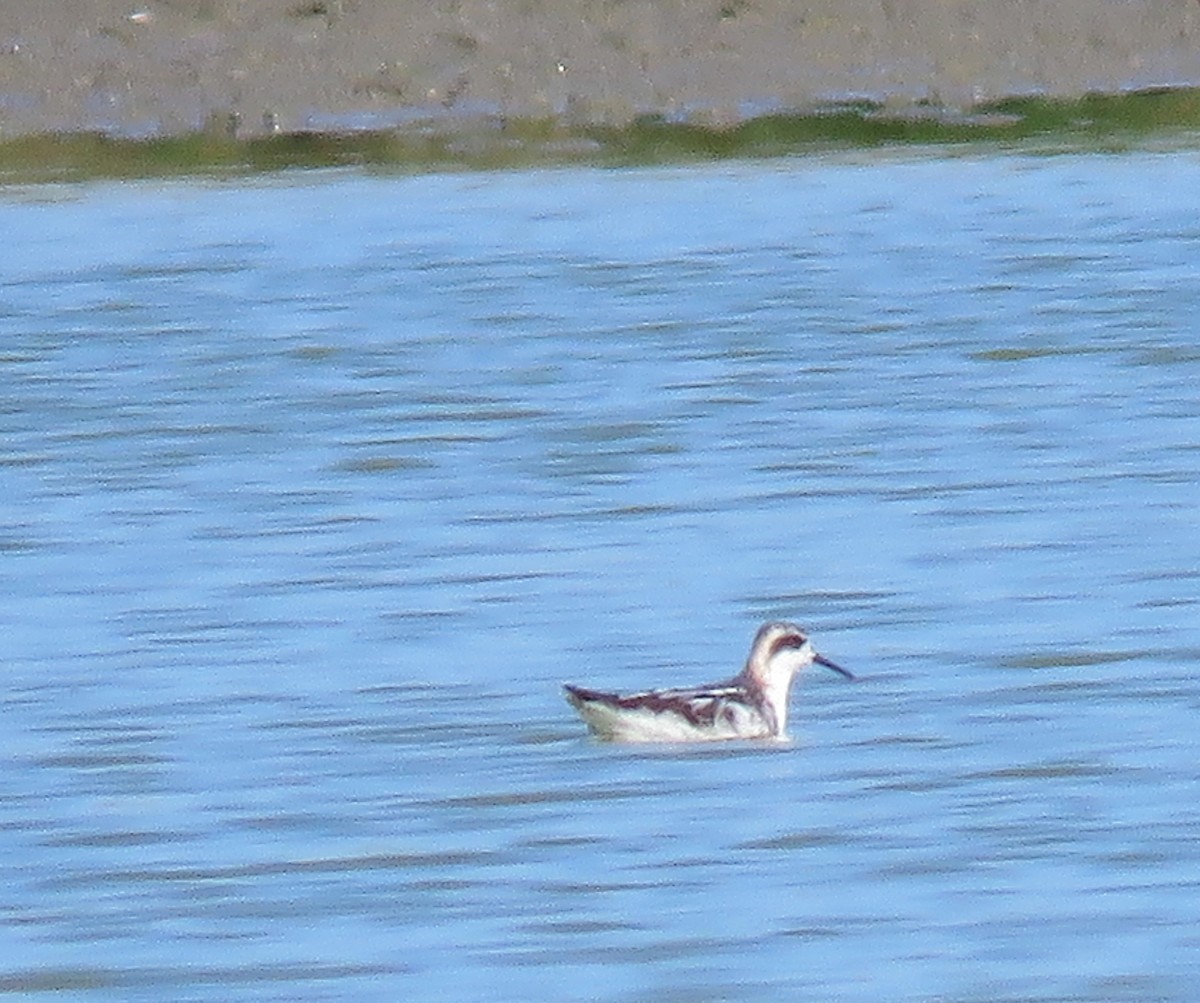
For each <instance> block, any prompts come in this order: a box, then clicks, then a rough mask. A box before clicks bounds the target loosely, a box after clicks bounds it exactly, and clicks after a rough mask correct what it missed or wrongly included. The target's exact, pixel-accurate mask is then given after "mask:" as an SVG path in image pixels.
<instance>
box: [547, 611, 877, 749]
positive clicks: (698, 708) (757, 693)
mask: <svg viewBox="0 0 1200 1003" xmlns="http://www.w3.org/2000/svg"><path fill="white" fill-rule="evenodd" d="M813 662H816V663H817V664H818V665H823V666H825V668H827V669H833V671H834V672H840V673H841V674H842V675H843V676H845V677H846V678H847V679H853V678H854V675H853V674H852V673H851V672H849V671H847V670H846V669H843V668H842V667H841V666H840V665H835V664H834V663H833V662H831V661H830V660H829V659H828V658H825V657H823V656H821V655H818V654H817V653H816V651H814V650H813V646H812V644H810V643H809V640H808V638H807V637H806V636H805V634H804V632H803V631H802V630H801V629H800V628H799V627H797V626H796V625H795V624H794V623H778V622H772V623H764V624H763V625H762V626H761V627H760V628H759V630H758V633H757V634H755V635H754V643H753V644H751V645H750V656H749V657H748V658H747V659H746V667H745V668H744V669H742V671H741V672H740V673H738V675H736V676H734V677H733V678H732V679H730V680H729V681H728V682H724V683H714V684H711V685H709V686H698V687H695V688H694V689H678V690H651V691H649V692H646V693H630V694H627V695H622V694H620V693H600V692H597V691H596V690H588V689H584V688H583V687H582V686H571V685H567V686H564V687H563V689H564V690H566V693H567V700H569V701H570V703H571V706H572V707H574V708H575V709H576V710H577V711H578V712H579V715H580V717H582V718H583V720H584V721H585V722H586V723H587V726H588V728H589V729H590V730H591V731H592V733H593V734H595V735H597V736H599V737H601V738H607V739H612V740H613V741H618V742H711V741H719V740H721V739H731V738H776V739H781V738H786V737H787V734H786V733H787V716H788V696H789V695H790V693H791V689H792V681H793V680H794V679H795V678H796V673H798V672H799V671H800V670H801V669H805V668H808V666H810V665H812V664H813Z"/></svg>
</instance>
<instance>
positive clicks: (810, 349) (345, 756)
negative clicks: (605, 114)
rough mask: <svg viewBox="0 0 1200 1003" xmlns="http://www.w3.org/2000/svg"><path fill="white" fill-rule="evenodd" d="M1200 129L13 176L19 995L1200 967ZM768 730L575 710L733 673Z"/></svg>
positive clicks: (896, 988) (8, 357) (572, 986)
mask: <svg viewBox="0 0 1200 1003" xmlns="http://www.w3.org/2000/svg"><path fill="white" fill-rule="evenodd" d="M1198 221H1200V155H1198V154H1197V153H1196V152H1194V151H1192V150H1188V149H1182V150H1172V151H1153V150H1144V151H1135V152H1128V153H1122V154H1107V155H1106V154H1096V153H1090V154H1064V155H1058V156H1039V155H1032V154H1028V153H1027V154H1020V153H999V152H996V151H995V150H991V151H986V150H981V151H971V150H967V151H959V152H957V153H955V154H953V155H951V154H948V153H947V152H946V151H944V150H943V151H920V150H916V151H913V150H909V151H905V152H882V153H854V154H842V155H837V156H829V157H812V158H799V159H793V160H778V161H769V162H758V163H743V164H720V165H716V166H705V167H696V166H692V167H687V168H683V169H674V168H672V169H645V170H626V171H600V170H556V171H541V172H530V173H512V174H473V175H438V176H427V177H390V176H368V175H365V174H362V173H356V172H315V173H314V172H296V173H281V174H278V175H274V176H271V177H267V178H263V179H256V180H247V179H245V178H237V179H227V180H221V179H208V180H189V181H172V182H166V183H156V182H137V183H121V184H116V183H93V184H86V185H44V186H27V187H18V186H12V185H10V186H8V187H6V188H2V189H0V233H2V234H3V235H4V244H5V249H4V250H3V252H2V254H0V600H2V602H0V638H2V641H0V645H2V649H3V655H2V657H0V665H2V671H3V673H4V687H3V690H0V700H2V701H3V704H2V707H0V738H2V739H3V748H4V749H5V766H4V769H3V770H2V771H0V888H2V889H3V895H2V896H0V992H4V993H8V994H12V995H16V996H19V997H22V998H24V997H36V996H39V995H41V994H47V995H49V994H51V993H53V994H54V998H56V999H64V1000H81V1001H82V1000H87V1001H92V1000H154V1001H161V1000H165V999H170V1000H197V1001H201V1000H202V1001H216V1000H221V1001H224V1000H228V999H239V1000H255V1001H258V1000H333V999H338V1000H342V999H345V1000H356V1001H357V1000H367V1001H376V1000H378V1001H385V1000H387V1001H391V1000H399V999H403V1000H409V1001H418V1003H424V1001H431V1003H432V1001H439V1003H440V1001H476V1000H478V1001H484V1000H487V1001H493V1000H498V999H503V1000H517V1001H524V1000H529V1001H535V1000H536V1001H544V1000H548V999H553V1000H557V1001H576V1000H578V1001H584V1000H599V1001H606V1003H607V1001H613V1003H635V1001H647V1003H649V1001H654V1003H670V1001H679V1003H683V1001H688V1003H702V1001H716V1000H730V1001H777V1000H781V999H811V1000H821V1001H825V1003H828V1001H833V1000H838V1001H842V1000H845V1001H863V1003H878V1001H879V1000H888V1001H893V1003H894V1001H928V1000H944V1001H956V1003H958V1001H962V1003H966V1001H981V1003H982V1001H987V1003H996V1001H1017V1000H1022V1001H1047V1003H1048V1001H1063V1000H1070V1001H1088V1003H1092V1001H1125V1000H1137V1001H1145V1000H1161V1001H1180V1003H1183V1001H1188V1003H1190V1001H1191V1000H1193V999H1194V986H1195V983H1196V979H1197V977H1198V976H1200V800H1198V798H1197V794H1196V792H1197V789H1198V788H1197V781H1198V780H1200V737H1198V736H1200V727H1197V710H1198V708H1200V682H1198V681H1197V679H1196V673H1195V667H1196V664H1197V660H1198V658H1200V622H1198V620H1197V612H1198V611H1197V606H1198V604H1200V528H1198V527H1200V390H1198V389H1197V388H1198V387H1200V340H1198V332H1200V282H1197V280H1196V276H1197V265H1196V263H1197V261H1198V260H1200V222H1198ZM780 616H783V617H788V618H791V619H796V620H798V621H800V622H802V623H803V624H805V625H806V626H807V627H808V628H809V629H810V630H811V633H812V635H813V638H814V641H815V643H816V645H817V647H818V648H819V649H820V650H821V651H822V652H823V653H825V654H826V655H828V656H829V657H831V658H833V659H836V660H837V661H839V662H840V663H842V664H844V665H846V666H847V667H849V668H851V669H853V670H855V672H856V673H858V674H859V675H860V676H861V677H862V678H861V680H860V681H859V682H857V683H847V682H845V681H844V680H842V679H840V678H839V677H837V676H835V675H833V674H832V673H821V672H816V673H813V674H811V675H810V676H808V677H806V678H805V679H804V680H803V681H802V683H801V685H800V687H799V692H798V694H797V695H796V697H795V698H794V701H793V721H792V726H791V730H792V733H793V741H792V742H791V743H790V744H788V745H783V746H767V747H760V746H755V745H745V746H723V747H703V748H664V749H639V748H628V747H614V746H607V745H603V744H598V743H595V742H593V741H591V740H589V739H588V738H587V737H586V736H585V734H584V729H583V727H582V725H581V724H580V722H578V721H577V720H576V719H575V718H574V717H573V714H572V712H571V710H570V708H569V707H568V706H567V705H566V704H565V703H564V702H563V701H562V699H561V695H560V692H559V689H558V687H559V684H560V683H561V682H564V681H577V682H582V683H584V684H588V685H593V686H600V687H602V688H603V687H611V688H620V689H637V688H643V687H646V686H653V685H660V684H661V685H669V684H675V685H683V684H688V683H699V682H704V681H708V680H712V679H720V678H723V677H726V676H729V675H731V674H733V673H734V672H735V671H737V669H738V668H739V667H740V664H741V660H742V659H743V658H744V657H745V650H746V647H747V645H748V643H749V639H750V637H751V635H752V634H753V631H754V629H755V628H756V627H757V625H758V624H759V623H760V622H761V621H762V620H763V619H766V618H768V617H780Z"/></svg>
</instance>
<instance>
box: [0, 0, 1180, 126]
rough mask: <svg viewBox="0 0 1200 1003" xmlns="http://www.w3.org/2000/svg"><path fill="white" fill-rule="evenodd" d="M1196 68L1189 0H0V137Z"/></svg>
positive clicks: (638, 104) (499, 112) (671, 108)
mask: <svg viewBox="0 0 1200 1003" xmlns="http://www.w3.org/2000/svg"><path fill="white" fill-rule="evenodd" d="M1197 84H1200V2H1198V0H1155V2H1150V0H811V2H803V0H801V2H799V3H797V2H795V0H433V2H427V3H418V2H415V0H63V2H61V3H47V2H46V0H5V2H4V3H3V4H0V138H5V137H7V138H12V137H15V136H22V135H29V134H31V133H43V132H84V131H100V132H105V133H109V134H112V135H119V136H133V137H145V136H171V135H179V134H184V133H189V132H197V131H202V130H205V129H207V130H210V131H211V130H214V129H220V130H225V131H228V132H230V133H231V134H236V135H237V136H239V137H252V136H255V135H263V134H266V133H273V132H300V131H314V130H315V131H342V130H350V129H380V128H384V129H386V128H390V127H392V126H396V125H401V126H403V125H408V126H411V127H413V128H426V129H428V128H430V127H432V128H434V129H438V128H442V127H445V128H447V129H453V128H455V124H456V123H460V122H463V121H471V120H476V121H477V120H479V119H480V118H484V117H489V116H491V117H496V116H502V117H513V118H523V119H537V118H544V117H550V118H553V119H555V120H557V121H559V122H562V123H564V124H566V125H573V126H580V125H593V124H600V125H615V126H621V125H624V124H626V123H628V122H629V121H631V120H632V119H633V118H634V117H636V116H638V115H641V114H646V113H656V114H661V115H664V116H666V117H668V118H671V119H674V120H684V121H692V122H697V123H699V124H706V125H719V126H724V125H728V124H733V123H736V122H739V121H743V120H745V119H746V118H748V117H754V116H756V115H759V114H762V113H765V112H775V111H792V110H804V109H811V108H813V107H819V106H821V105H824V104H829V103H836V102H839V101H845V100H847V99H855V98H866V99H871V100H876V101H882V102H886V103H887V104H889V105H893V106H895V107H897V108H903V107H905V106H909V105H914V104H924V105H931V106H935V107H946V108H952V109H969V108H971V107H974V106H977V105H979V104H982V103H986V102H989V101H993V100H995V99H997V98H1000V97H1004V96H1008V95H1025V94H1041V95H1046V96H1061V97H1073V96H1078V95H1081V94H1084V93H1087V92H1096V91H1100V92H1116V91H1121V90H1125V89H1131V88H1145V87H1152V86H1163V85H1169V86H1181V85H1192V86H1194V85H1197Z"/></svg>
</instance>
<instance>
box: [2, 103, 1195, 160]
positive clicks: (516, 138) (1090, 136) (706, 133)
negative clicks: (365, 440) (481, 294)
mask: <svg viewBox="0 0 1200 1003" xmlns="http://www.w3.org/2000/svg"><path fill="white" fill-rule="evenodd" d="M1198 130H1200V88H1174V89H1164V88H1159V89H1153V90H1145V91H1134V92H1129V93H1124V94H1091V95H1087V96H1085V97H1083V98H1079V99H1074V100H1066V99H1052V98H1041V97H1020V98H1008V99H1005V100H1001V101H995V102H989V103H986V104H981V105H979V106H976V107H975V108H973V109H971V110H970V111H967V112H955V111H950V110H947V109H944V108H940V107H937V106H933V105H927V104H917V105H912V106H904V107H889V106H887V105H883V104H877V103H872V102H856V103H852V104H842V105H837V106H834V107H830V108H822V109H817V110H814V111H807V112H796V113H774V114H767V115H760V116H757V117H753V118H749V119H747V120H745V121H742V122H739V123H737V124H734V125H722V124H709V123H705V122H703V121H673V120H669V119H666V118H663V117H660V116H645V117H642V118H638V119H636V120H635V121H634V122H632V123H631V124H629V125H626V126H619V127H618V126H595V125H569V124H566V123H563V122H561V121H559V120H557V119H516V120H505V119H500V118H497V117H481V118H478V119H463V120H456V121H454V122H424V123H421V124H420V126H419V127H416V126H414V127H407V128H397V129H385V130H361V131H347V132H293V133H282V134H278V135H269V136H255V137H251V138H246V139H240V138H238V137H237V136H236V134H235V132H234V130H232V129H230V130H208V131H205V132H200V133H193V134H190V135H185V136H171V137H160V138H152V139H123V138H117V137H113V136H108V135H104V134H99V133H56V134H50V135H35V136H21V137H17V138H13V139H9V140H7V141H0V182H7V183H28V182H39V181H80V180H88V179H103V178H132V177H170V176H178V175H188V174H255V173H263V172H270V171H277V170H284V169H289V168H323V167H346V166H357V167H365V168H374V169H386V170H402V171H412V172H423V171H437V170H447V169H451V170H453V169H468V170H495V169H506V168H520V167H534V166H553V165H562V164H581V163H582V164H595V165H606V166H617V165H629V164H647V163H686V162H689V161H696V160H715V159H723V158H736V157H771V156H785V155H795V154H803V153H812V152H823V151H828V150H833V149H854V148H873V147H881V146H904V145H933V146H937V145H942V144H944V145H947V146H950V145H955V144H963V143H997V144H1009V143H1014V142H1019V143H1029V142H1041V143H1049V144H1051V146H1052V147H1055V148H1057V147H1065V148H1068V149H1081V148H1102V149H1112V148H1123V147H1127V146H1130V145H1135V144H1138V143H1141V142H1144V141H1146V140H1147V139H1149V138H1153V137H1156V136H1162V137H1168V138H1171V137H1174V138H1177V139H1179V140H1181V141H1183V142H1185V143H1190V142H1191V141H1192V136H1193V134H1196V133H1197V132H1198Z"/></svg>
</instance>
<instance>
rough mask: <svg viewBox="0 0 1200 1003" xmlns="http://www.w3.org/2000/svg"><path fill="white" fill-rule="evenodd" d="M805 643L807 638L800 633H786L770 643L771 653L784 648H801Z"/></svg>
mask: <svg viewBox="0 0 1200 1003" xmlns="http://www.w3.org/2000/svg"><path fill="white" fill-rule="evenodd" d="M807 643H808V639H807V638H806V637H804V636H803V635H802V634H787V635H786V636H784V637H781V638H780V639H779V640H778V641H776V642H775V643H774V644H773V645H771V654H775V652H777V651H783V650H784V649H785V648H803V647H804V645H805V644H807Z"/></svg>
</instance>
